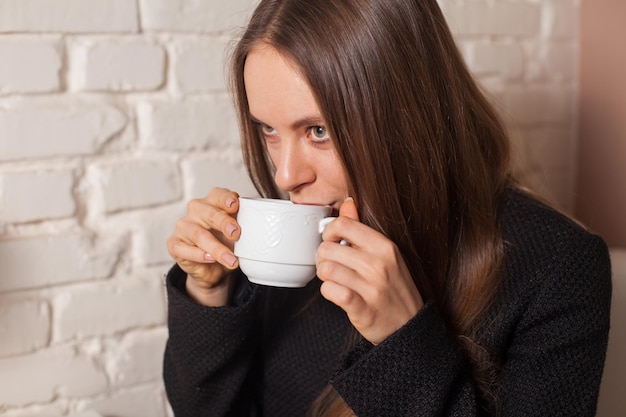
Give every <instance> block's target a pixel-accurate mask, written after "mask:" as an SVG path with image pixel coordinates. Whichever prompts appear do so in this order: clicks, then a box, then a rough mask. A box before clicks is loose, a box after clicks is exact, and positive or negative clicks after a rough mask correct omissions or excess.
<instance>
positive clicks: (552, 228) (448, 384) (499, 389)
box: [164, 190, 611, 417]
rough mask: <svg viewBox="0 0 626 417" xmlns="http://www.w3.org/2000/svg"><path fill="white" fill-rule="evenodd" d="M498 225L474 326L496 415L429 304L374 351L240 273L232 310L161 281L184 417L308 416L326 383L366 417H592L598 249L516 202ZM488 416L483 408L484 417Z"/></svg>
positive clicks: (605, 301)
mask: <svg viewBox="0 0 626 417" xmlns="http://www.w3.org/2000/svg"><path fill="white" fill-rule="evenodd" d="M504 198H505V199H506V201H505V206H504V212H503V216H502V232H503V236H504V239H505V245H506V256H505V263H504V273H503V277H502V279H503V282H502V285H501V288H500V291H499V292H498V294H497V296H496V298H495V300H494V302H493V304H492V305H491V307H490V309H489V310H488V311H487V314H485V316H484V318H483V319H482V320H481V323H480V329H479V330H480V331H479V335H480V342H481V345H482V346H484V347H485V348H486V349H487V351H488V352H489V353H490V355H491V357H492V358H493V359H494V362H495V363H496V364H497V365H498V366H497V385H496V386H495V387H494V394H495V398H496V402H495V403H490V404H485V403H484V400H482V399H481V398H482V397H481V396H480V395H479V394H478V392H477V389H476V387H475V385H474V382H473V379H472V376H471V374H470V373H469V372H468V369H467V366H466V361H465V359H464V357H463V354H462V353H461V350H460V349H459V347H458V346H457V344H456V343H455V340H454V339H453V338H451V337H450V335H449V334H448V332H447V330H446V325H445V322H444V320H443V318H442V316H441V315H440V313H439V312H438V311H437V309H436V308H435V306H434V304H433V303H431V302H427V303H426V305H425V306H424V308H423V309H422V310H421V311H420V312H419V313H418V314H417V315H416V316H415V317H414V318H413V319H412V320H410V321H409V322H408V323H406V324H405V325H404V326H403V327H402V328H401V329H399V330H398V331H396V332H395V333H394V334H392V335H391V336H390V337H388V338H387V339H386V340H385V341H383V342H382V343H381V344H379V345H378V346H373V345H371V344H370V343H369V342H367V341H366V340H364V339H362V338H361V339H360V340H358V339H357V340H356V342H354V338H353V337H351V335H353V334H354V329H353V328H352V326H351V324H350V322H349V321H348V319H347V317H346V315H345V313H344V312H343V311H342V310H341V309H339V308H338V307H337V306H335V305H333V304H332V303H330V302H328V301H326V300H325V299H323V298H322V297H321V296H320V295H319V281H318V280H314V281H312V282H311V283H310V284H309V285H307V287H305V288H301V289H284V288H272V287H264V286H257V285H255V284H251V283H249V282H248V281H247V279H246V278H245V276H243V275H242V274H241V273H240V272H239V275H238V276H237V288H236V290H235V295H234V298H233V300H232V302H231V304H230V305H229V306H225V307H213V308H212V307H204V306H200V305H197V304H195V303H194V302H193V301H192V300H191V299H190V298H189V297H187V295H186V293H185V290H184V288H185V279H186V276H185V274H184V272H183V271H181V270H180V269H179V268H178V267H177V266H174V267H173V268H172V270H171V271H170V273H169V274H168V277H167V289H168V300H169V301H168V306H169V310H168V324H169V339H168V342H167V347H166V352H165V358H164V381H165V386H166V391H167V395H168V399H169V401H170V404H171V406H172V409H173V410H174V413H175V415H176V416H177V417H203V416H233V417H234V416H246V417H249V416H266V417H283V416H284V417H297V416H305V415H306V411H307V409H308V408H309V406H310V404H311V403H312V402H313V401H314V400H315V398H317V396H318V395H319V394H320V393H321V392H322V390H323V389H324V388H325V387H326V386H327V385H328V384H329V383H331V384H332V385H333V386H334V388H335V389H336V390H337V391H338V392H339V394H340V395H341V396H342V398H343V399H344V400H345V402H346V403H347V404H348V405H349V406H350V407H351V408H352V410H353V411H354V412H355V414H356V415H357V416H359V417H366V416H369V417H385V416H390V417H393V416H482V415H484V416H489V415H493V412H491V413H490V412H488V411H487V410H493V408H494V406H497V410H498V413H499V415H501V416H507V417H509V416H526V417H531V416H541V417H544V416H593V415H595V410H596V404H597V397H598V390H599V385H600V379H601V376H602V370H603V367H604V359H605V354H606V346H607V338H608V332H609V316H610V302H611V272H610V261H609V254H608V249H607V247H606V245H605V243H604V241H603V240H602V239H601V238H600V237H598V236H596V235H594V234H591V233H589V232H588V231H586V230H584V229H583V228H582V227H580V226H579V225H577V224H576V223H574V222H573V221H571V220H569V219H568V218H566V217H565V216H563V215H561V214H560V213H558V212H556V211H554V210H553V209H551V208H548V207H546V206H545V205H543V204H542V203H540V202H538V201H536V200H534V199H533V198H531V197H529V196H528V195H526V194H524V193H522V192H520V191H515V190H511V191H508V192H507V193H506V194H505V197H504ZM487 405H489V406H487Z"/></svg>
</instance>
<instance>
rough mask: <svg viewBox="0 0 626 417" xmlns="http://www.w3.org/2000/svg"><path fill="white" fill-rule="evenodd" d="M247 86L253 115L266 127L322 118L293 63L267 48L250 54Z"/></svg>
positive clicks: (269, 47) (311, 94)
mask: <svg viewBox="0 0 626 417" xmlns="http://www.w3.org/2000/svg"><path fill="white" fill-rule="evenodd" d="M244 83H245V87H246V95H247V97H248V105H249V107H250V113H251V114H252V115H253V116H254V117H256V118H258V119H259V120H261V121H263V122H264V123H267V124H270V125H272V123H276V122H274V121H272V120H273V119H281V120H282V119H284V121H285V122H286V121H288V120H287V119H294V118H301V117H302V116H303V115H306V116H307V117H309V116H319V114H320V112H319V109H318V107H317V104H316V101H315V98H314V96H313V93H312V91H311V88H310V86H309V85H308V83H307V82H306V80H305V78H304V77H303V76H302V74H301V72H300V70H299V68H298V66H297V65H296V63H295V62H294V61H293V59H291V58H290V57H289V56H287V55H284V54H281V53H279V52H278V51H277V50H276V49H275V48H273V47H271V46H269V45H267V44H257V45H256V46H255V47H254V48H252V50H251V51H250V53H249V54H248V56H247V58H246V64H245V66H244Z"/></svg>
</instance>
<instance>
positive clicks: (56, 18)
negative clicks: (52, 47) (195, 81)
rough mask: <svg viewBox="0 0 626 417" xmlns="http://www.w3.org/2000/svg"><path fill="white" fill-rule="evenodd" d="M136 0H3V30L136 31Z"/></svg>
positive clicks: (0, 15) (0, 24)
mask: <svg viewBox="0 0 626 417" xmlns="http://www.w3.org/2000/svg"><path fill="white" fill-rule="evenodd" d="M138 20H139V19H138V10H137V5H136V2H135V0H55V1H48V0H0V32H66V33H72V32H74V33H76V32H85V33H89V32H90V33H94V32H136V31H137V30H138Z"/></svg>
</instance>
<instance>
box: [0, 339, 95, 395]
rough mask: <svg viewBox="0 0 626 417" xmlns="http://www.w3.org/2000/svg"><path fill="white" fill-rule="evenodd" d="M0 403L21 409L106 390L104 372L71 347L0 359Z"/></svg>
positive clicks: (54, 348)
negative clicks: (60, 398) (34, 404)
mask: <svg viewBox="0 0 626 417" xmlns="http://www.w3.org/2000/svg"><path fill="white" fill-rule="evenodd" d="M0 386H1V387H2V389H1V390H0V404H3V405H5V406H9V407H10V406H20V405H26V404H31V403H37V402H39V403H44V402H49V401H52V400H53V399H54V398H56V397H57V396H59V395H60V396H64V397H70V398H78V397H83V396H90V395H95V394H98V393H100V392H102V391H104V390H105V389H106V388H107V379H106V375H105V374H104V372H103V371H101V370H99V369H98V368H97V367H96V366H95V364H94V362H93V361H92V360H91V359H90V358H87V357H84V356H79V355H77V354H76V352H75V350H74V349H73V347H72V346H60V347H53V348H50V349H45V350H41V351H38V352H36V353H34V354H32V355H26V356H19V357H12V358H7V359H0Z"/></svg>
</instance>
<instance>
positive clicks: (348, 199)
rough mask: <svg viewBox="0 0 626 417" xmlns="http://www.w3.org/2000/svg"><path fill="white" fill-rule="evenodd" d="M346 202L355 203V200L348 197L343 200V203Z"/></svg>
mask: <svg viewBox="0 0 626 417" xmlns="http://www.w3.org/2000/svg"><path fill="white" fill-rule="evenodd" d="M346 201H354V198H352V197H347V198H346V199H345V200H343V202H344V203H345V202H346Z"/></svg>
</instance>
